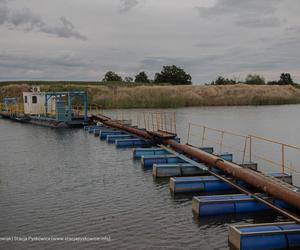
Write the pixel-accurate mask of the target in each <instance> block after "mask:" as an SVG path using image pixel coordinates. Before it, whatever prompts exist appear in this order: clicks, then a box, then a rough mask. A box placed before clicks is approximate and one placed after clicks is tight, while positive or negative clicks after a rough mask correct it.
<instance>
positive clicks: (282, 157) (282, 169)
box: [281, 144, 284, 177]
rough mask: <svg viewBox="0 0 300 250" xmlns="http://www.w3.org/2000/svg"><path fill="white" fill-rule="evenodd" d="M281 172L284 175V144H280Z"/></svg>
mask: <svg viewBox="0 0 300 250" xmlns="http://www.w3.org/2000/svg"><path fill="white" fill-rule="evenodd" d="M281 171H282V174H284V144H281ZM282 177H283V175H282Z"/></svg>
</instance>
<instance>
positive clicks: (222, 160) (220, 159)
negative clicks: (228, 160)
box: [215, 158, 224, 165]
mask: <svg viewBox="0 0 300 250" xmlns="http://www.w3.org/2000/svg"><path fill="white" fill-rule="evenodd" d="M219 161H221V162H224V159H222V158H218V159H217V160H216V161H215V165H217V162H219Z"/></svg>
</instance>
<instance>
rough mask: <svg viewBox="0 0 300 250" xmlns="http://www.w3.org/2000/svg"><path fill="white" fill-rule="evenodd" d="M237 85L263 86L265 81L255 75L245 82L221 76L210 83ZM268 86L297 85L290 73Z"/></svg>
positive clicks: (247, 78)
mask: <svg viewBox="0 0 300 250" xmlns="http://www.w3.org/2000/svg"><path fill="white" fill-rule="evenodd" d="M238 83H245V84H250V85H265V84H266V81H265V79H264V77H262V76H260V75H257V74H253V75H252V74H250V75H248V76H247V77H246V79H245V81H237V80H235V79H229V78H225V77H223V76H218V77H217V79H216V80H215V81H212V82H211V83H210V84H211V85H233V84H238ZM267 84H268V85H297V84H296V83H295V82H294V81H293V79H292V77H291V74H290V73H282V74H281V75H280V79H279V80H278V81H270V82H268V83H267Z"/></svg>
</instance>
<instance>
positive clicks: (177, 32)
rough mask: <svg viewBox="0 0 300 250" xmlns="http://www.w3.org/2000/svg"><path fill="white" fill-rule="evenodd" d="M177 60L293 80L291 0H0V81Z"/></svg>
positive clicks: (77, 76) (199, 69) (202, 74)
mask: <svg viewBox="0 0 300 250" xmlns="http://www.w3.org/2000/svg"><path fill="white" fill-rule="evenodd" d="M172 64H175V65H178V66H180V67H182V68H184V69H185V70H186V71H187V72H188V73H190V74H191V75H192V78H193V82H194V83H195V84H202V83H205V82H210V81H211V80H213V79H215V78H216V77H217V76H218V75H224V76H227V77H236V78H238V79H243V78H244V77H245V76H246V75H247V74H249V73H258V74H262V75H264V76H265V78H266V79H267V80H273V79H278V78H279V75H280V73H281V72H290V73H291V74H292V76H293V78H294V80H296V81H298V82H300V67H299V66H300V1H299V0H186V1H182V0H51V1H46V0H0V80H18V79H24V80H27V79H41V80H100V79H102V77H103V75H104V74H105V72H106V71H108V70H113V71H115V72H117V73H119V74H120V75H121V76H122V77H124V76H134V75H135V74H136V73H138V72H139V71H146V72H147V73H148V74H149V75H150V77H151V78H152V77H153V76H154V73H155V72H158V71H160V70H161V67H162V66H163V65H172Z"/></svg>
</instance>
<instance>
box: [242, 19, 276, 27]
mask: <svg viewBox="0 0 300 250" xmlns="http://www.w3.org/2000/svg"><path fill="white" fill-rule="evenodd" d="M236 23H237V24H238V25H240V26H243V27H248V28H257V27H258V28H259V27H279V26H280V20H279V19H278V18H276V17H263V18H261V19H257V18H255V17H252V18H247V19H243V20H238V21H237V22H236Z"/></svg>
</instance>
